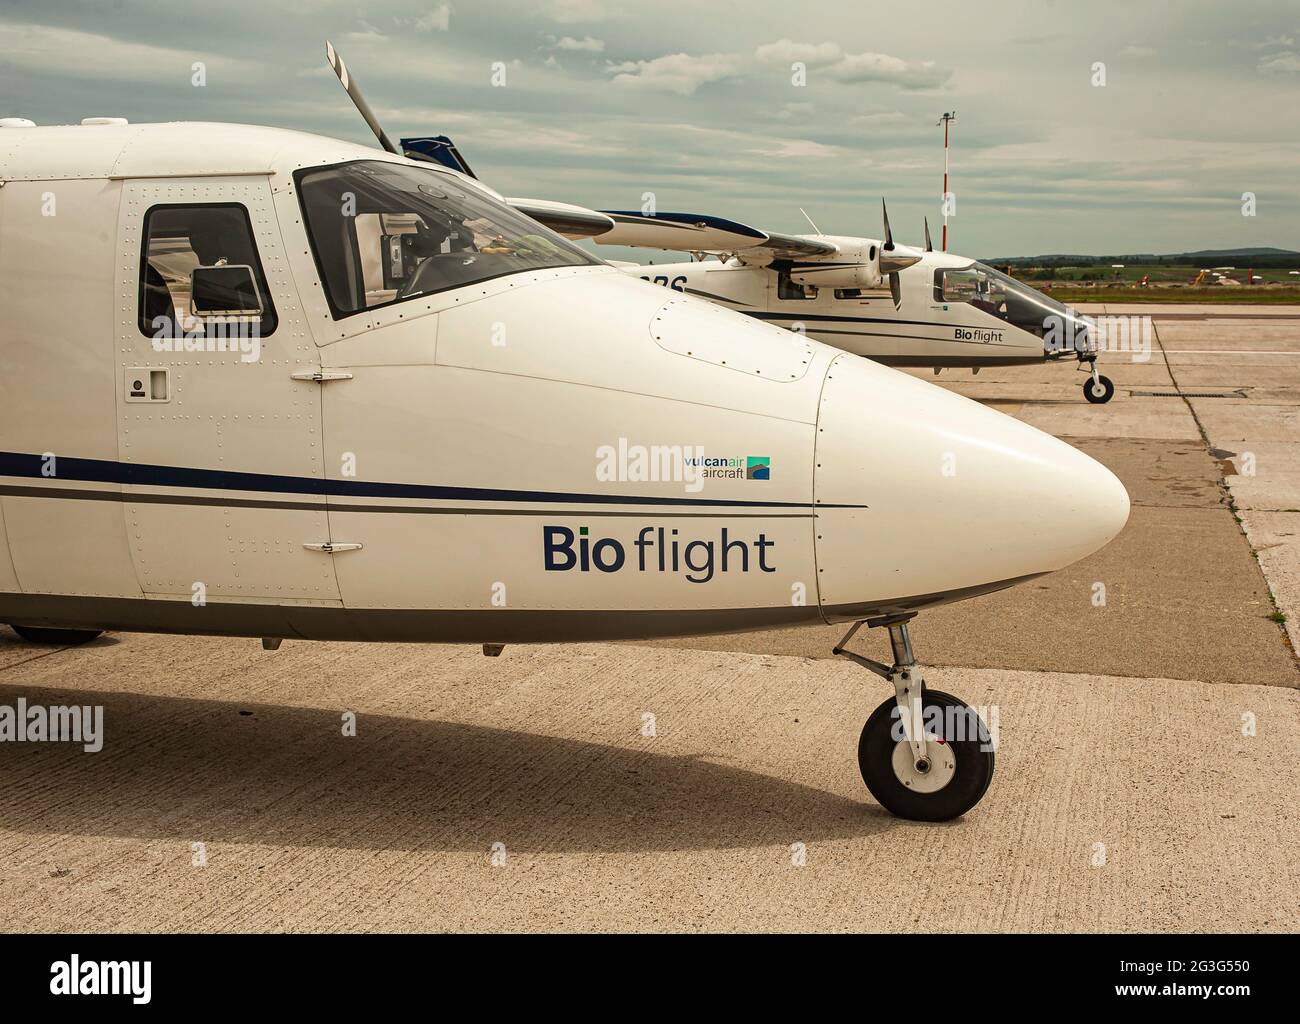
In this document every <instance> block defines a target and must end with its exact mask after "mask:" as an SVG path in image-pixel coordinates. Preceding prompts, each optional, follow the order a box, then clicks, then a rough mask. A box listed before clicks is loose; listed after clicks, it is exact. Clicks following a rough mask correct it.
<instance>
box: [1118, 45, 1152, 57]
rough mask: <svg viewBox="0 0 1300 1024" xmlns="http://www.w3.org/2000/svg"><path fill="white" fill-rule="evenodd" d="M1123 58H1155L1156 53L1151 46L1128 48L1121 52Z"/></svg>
mask: <svg viewBox="0 0 1300 1024" xmlns="http://www.w3.org/2000/svg"><path fill="white" fill-rule="evenodd" d="M1119 55H1120V56H1121V57H1154V56H1155V55H1156V51H1155V50H1154V49H1152V48H1151V47H1150V46H1126V47H1124V49H1122V50H1120V51H1119Z"/></svg>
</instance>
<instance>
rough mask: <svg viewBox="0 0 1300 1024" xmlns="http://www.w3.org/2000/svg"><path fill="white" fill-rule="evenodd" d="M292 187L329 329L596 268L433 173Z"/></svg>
mask: <svg viewBox="0 0 1300 1024" xmlns="http://www.w3.org/2000/svg"><path fill="white" fill-rule="evenodd" d="M295 177H296V178H297V181H298V193H299V200H300V202H301V203H302V209H303V214H304V217H305V218H306V222H307V233H308V235H309V237H310V239H311V244H312V249H313V250H314V252H315V255H316V265H317V269H318V270H319V271H320V274H321V279H322V284H323V285H324V288H325V295H326V298H327V299H328V300H329V305H330V311H331V312H332V313H333V314H334V318H335V319H336V320H337V319H341V318H342V317H346V316H351V315H353V314H354V313H360V312H363V311H364V310H367V309H374V308H375V307H377V306H386V305H390V304H392V303H394V302H403V301H405V300H406V299H414V298H418V297H420V296H422V295H430V294H433V293H434V292H441V291H446V290H447V289H449V288H459V287H462V286H463V285H467V284H473V283H475V282H476V281H486V280H488V279H489V278H493V277H502V276H504V275H506V274H517V273H520V272H522V271H527V270H541V269H545V268H548V267H577V266H589V265H598V264H599V263H600V261H599V260H597V259H596V258H595V257H593V256H590V255H588V254H587V253H585V252H584V251H583V250H581V249H579V248H578V247H577V246H576V245H573V244H572V243H571V242H569V241H568V240H567V239H565V238H563V237H561V236H560V235H557V234H555V233H554V232H553V231H551V230H549V229H548V228H544V227H542V226H541V225H540V224H538V223H536V222H535V221H533V220H530V219H529V218H527V217H525V216H524V215H523V214H521V213H518V212H517V211H515V210H512V209H510V207H508V206H506V205H504V204H503V203H501V202H499V201H497V200H495V199H493V198H491V197H490V196H488V195H486V194H485V193H483V192H480V191H479V190H478V189H476V188H474V187H473V186H470V185H462V184H461V183H460V182H458V181H457V180H456V179H454V178H452V177H451V176H450V175H448V174H445V173H443V172H440V171H435V170H432V169H429V170H425V169H424V168H420V167H412V166H409V165H407V164H398V163H387V162H383V161H370V160H363V161H358V162H356V163H348V164H340V165H338V166H334V167H324V168H312V169H309V170H302V171H298V172H297V174H296V175H295Z"/></svg>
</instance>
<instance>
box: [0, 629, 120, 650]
mask: <svg viewBox="0 0 1300 1024" xmlns="http://www.w3.org/2000/svg"><path fill="white" fill-rule="evenodd" d="M9 628H10V629H12V630H13V631H14V632H15V633H17V634H18V635H19V636H20V637H22V638H23V639H24V640H26V641H27V642H28V643H29V644H45V645H48V646H52V647H76V646H77V644H88V643H90V641H92V640H94V639H95V637H97V636H99V634H101V633H102V632H104V631H103V630H102V629H50V628H49V627H47V626H10V627H9Z"/></svg>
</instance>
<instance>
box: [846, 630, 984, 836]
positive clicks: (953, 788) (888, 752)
mask: <svg viewBox="0 0 1300 1024" xmlns="http://www.w3.org/2000/svg"><path fill="white" fill-rule="evenodd" d="M914 614H915V613H908V614H902V615H892V616H885V617H882V618H879V619H871V620H867V622H866V625H868V626H887V627H888V628H889V643H890V646H891V648H892V649H893V654H894V664H893V665H892V666H889V665H882V664H881V663H880V662H878V661H872V660H871V659H870V658H866V657H863V656H862V655H860V654H854V653H853V652H852V651H849V650H846V649H845V648H846V646H847V644H848V642H849V641H850V640H852V639H853V635H854V634H855V633H856V632H857V631H858V630H859V629H860V628H862V625H863V623H862V622H856V623H854V625H853V628H852V629H850V630H849V631H848V633H847V634H846V635H845V637H844V639H843V640H841V641H840V642H839V644H837V645H836V647H835V649H834V653H835V654H838V655H840V656H842V657H845V658H848V659H849V660H850V661H852V662H853V663H854V664H857V665H861V666H862V667H863V668H865V669H868V670H869V671H872V672H874V673H876V674H877V675H879V676H883V677H884V678H885V679H888V680H889V681H890V682H891V683H893V684H894V696H893V698H891V699H890V700H887V701H885V702H884V703H883V704H881V705H880V707H878V708H876V710H875V711H874V712H872V714H871V717H870V718H868V719H867V724H866V725H865V726H863V729H862V737H861V738H860V739H859V740H858V769H859V770H860V771H861V772H862V781H863V782H865V783H866V784H867V789H869V790H870V791H871V795H872V796H874V797H875V798H876V800H877V801H878V802H879V803H880V806H881V807H883V808H885V810H887V811H889V812H890V813H891V814H896V815H898V817H900V818H908V819H910V820H912V821H950V820H952V819H953V818H957V817H960V816H961V815H963V814H965V813H966V812H967V811H969V810H970V809H971V808H972V807H974V806H975V805H976V804H977V803H979V802H980V800H981V799H982V798H983V796H984V794H985V793H986V792H988V788H989V783H990V782H992V781H993V741H992V739H991V737H990V735H989V732H988V729H987V727H986V726H985V724H984V720H983V719H982V718H980V716H979V714H978V712H976V711H975V709H974V708H971V707H969V706H968V705H966V704H964V703H962V702H961V701H960V700H958V699H957V698H956V697H954V696H953V695H952V694H950V693H943V692H941V691H939V690H930V689H927V688H926V686H925V677H924V676H923V675H922V673H921V670H920V668H919V667H918V666H917V664H916V658H915V656H914V655H913V654H912V640H911V637H910V636H909V634H908V630H907V623H908V621H909V620H910V619H911V618H912V617H913V616H914Z"/></svg>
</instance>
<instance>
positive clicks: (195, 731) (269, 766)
mask: <svg viewBox="0 0 1300 1024" xmlns="http://www.w3.org/2000/svg"><path fill="white" fill-rule="evenodd" d="M19 697H23V698H25V699H26V700H27V703H28V706H31V705H34V704H41V705H46V706H48V705H58V704H72V703H84V702H86V701H88V700H89V701H102V702H103V704H104V746H103V749H102V750H101V751H100V752H98V753H93V754H91V753H86V752H84V751H83V750H82V748H81V746H79V745H76V744H71V743H0V773H3V778H5V779H6V780H7V781H6V784H5V787H4V789H3V792H2V793H0V828H4V829H8V830H10V831H14V832H19V833H24V834H51V833H71V834H75V835H98V836H114V837H130V838H142V839H151V840H156V839H173V840H176V841H178V842H183V843H185V844H187V845H188V844H189V843H192V842H197V841H203V842H207V843H209V844H210V843H221V842H228V843H262V844H268V845H285V846H309V847H310V846H321V847H342V848H357V849H382V850H411V849H440V850H447V851H473V850H481V851H483V852H484V853H485V854H486V853H487V851H488V850H489V849H490V847H491V846H492V844H493V843H496V842H501V843H504V844H505V845H506V848H507V849H508V850H512V851H519V852H544V851H545V852H572V851H592V852H628V853H631V852H641V851H651V850H677V849H719V848H729V847H755V846H765V845H774V844H790V843H794V842H804V843H811V842H819V841H825V840H831V839H837V838H849V837H861V836H864V835H868V834H871V833H874V832H879V831H883V830H887V829H890V828H893V827H895V826H900V825H905V824H906V823H904V822H900V821H898V820H897V819H895V818H892V817H891V816H889V815H888V814H887V813H886V812H884V811H883V810H882V809H881V808H879V807H878V806H877V805H876V804H875V803H874V802H872V801H871V800H870V798H869V796H868V795H867V794H866V792H865V789H864V790H863V794H862V798H861V800H852V799H848V798H846V797H843V796H839V795H837V794H833V793H828V792H825V791H822V790H819V789H815V788H812V787H809V786H804V785H801V784H798V783H792V782H788V781H784V780H782V779H779V778H774V777H772V776H768V775H763V774H759V773H757V772H752V771H748V770H745V769H740V768H735V767H730V766H727V765H723V764H718V763H715V762H711V761H708V760H704V759H702V758H699V757H692V756H665V755H662V754H655V753H652V752H648V751H646V750H638V749H628V748H623V747H616V746H610V745H607V744H601V743H590V742H584V741H581V740H572V739H565V738H560V737H555V736H545V735H539V734H536V733H530V732H521V731H512V730H507V729H497V728H490V727H484V726H478V725H468V724H463V723H455V722H443V721H430V720H425V719H414V718H402V717H396V716H388V715H374V714H363V715H361V716H360V717H359V719H358V730H357V732H358V734H357V735H356V736H355V737H346V738H345V737H344V736H342V735H341V720H340V712H339V711H336V710H326V709H321V708H303V707H293V706H284V705H276V704H240V703H231V702H228V701H216V700H195V699H189V698H177V697H157V696H151V695H145V694H138V693H114V692H102V691H100V692H94V693H87V692H86V691H70V690H62V689H47V688H39V687H19V686H13V685H3V686H0V704H7V705H9V706H11V707H12V706H15V705H16V701H17V699H18V698H19Z"/></svg>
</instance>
